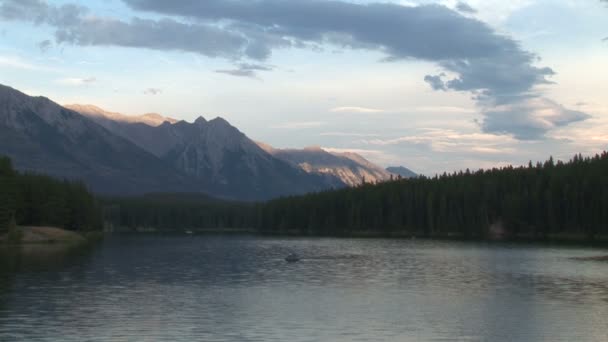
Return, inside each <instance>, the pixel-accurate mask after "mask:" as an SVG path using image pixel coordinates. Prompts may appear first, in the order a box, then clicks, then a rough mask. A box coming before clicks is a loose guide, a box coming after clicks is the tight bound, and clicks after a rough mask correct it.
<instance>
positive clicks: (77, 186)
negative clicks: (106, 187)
mask: <svg viewBox="0 0 608 342" xmlns="http://www.w3.org/2000/svg"><path fill="white" fill-rule="evenodd" d="M12 218H14V219H15V220H16V223H17V224H18V225H21V226H28V225H32V226H34V225H36V226H54V227H59V228H65V229H70V230H96V229H101V227H102V217H101V210H100V208H99V206H98V204H97V201H96V199H95V197H94V196H93V195H92V194H91V193H89V192H88V190H87V188H86V187H85V186H84V184H82V183H79V182H70V181H59V180H56V179H53V178H51V177H48V176H42V175H36V174H21V173H17V172H15V171H14V170H13V169H12V166H11V163H10V160H9V159H8V158H0V231H4V232H6V231H7V230H8V225H9V222H10V220H11V219H12Z"/></svg>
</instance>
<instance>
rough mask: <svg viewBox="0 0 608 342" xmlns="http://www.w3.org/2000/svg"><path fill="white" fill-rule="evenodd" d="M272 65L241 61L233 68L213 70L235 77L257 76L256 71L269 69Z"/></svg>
mask: <svg viewBox="0 0 608 342" xmlns="http://www.w3.org/2000/svg"><path fill="white" fill-rule="evenodd" d="M271 70H273V68H272V67H270V66H266V65H260V64H249V63H241V64H238V65H237V68H235V69H220V70H215V72H217V73H220V74H227V75H231V76H237V77H250V78H257V71H271Z"/></svg>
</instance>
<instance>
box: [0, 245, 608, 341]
mask: <svg viewBox="0 0 608 342" xmlns="http://www.w3.org/2000/svg"><path fill="white" fill-rule="evenodd" d="M292 251H295V252H297V253H298V254H299V255H300V256H301V257H302V260H301V261H300V262H297V263H286V262H285V261H284V257H285V256H286V255H287V254H289V253H290V252H292ZM41 253H44V254H41ZM603 253H604V254H606V252H605V251H604V252H603ZM598 254H602V251H601V250H593V249H580V248H547V247H532V246H512V245H496V244H476V243H462V242H431V241H408V240H364V239H308V238H307V239H299V238H292V239H282V238H265V237H264V238H263V237H248V236H225V237H223V236H117V237H113V238H110V239H107V240H106V241H104V242H103V243H102V244H101V245H99V246H97V247H96V248H94V249H88V250H86V251H82V250H80V251H63V252H58V251H55V252H51V251H48V253H47V252H42V251H38V252H33V251H30V253H23V251H22V252H21V253H17V255H20V256H19V257H15V255H16V254H15V251H3V252H0V260H1V262H2V264H1V266H0V267H1V268H2V271H0V274H1V275H2V279H3V280H2V281H3V283H2V285H0V286H1V287H0V291H1V292H0V340H1V341H4V340H10V341H15V340H17V341H18V340H24V341H58V340H61V341H86V340H95V341H158V340H162V341H194V340H195V341H429V340H432V341H440V340H444V341H454V340H456V341H607V340H608V263H604V262H585V261H581V260H574V259H572V257H588V256H594V255H598ZM34 255H37V256H34ZM15 260H17V261H15Z"/></svg>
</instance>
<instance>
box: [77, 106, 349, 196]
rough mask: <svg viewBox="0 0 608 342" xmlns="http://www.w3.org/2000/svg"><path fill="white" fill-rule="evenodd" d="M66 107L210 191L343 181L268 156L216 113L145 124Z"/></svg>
mask: <svg viewBox="0 0 608 342" xmlns="http://www.w3.org/2000/svg"><path fill="white" fill-rule="evenodd" d="M70 108H74V109H78V110H82V112H80V113H81V114H82V115H84V116H86V117H89V118H91V119H92V120H94V121H96V122H98V123H99V124H100V125H103V126H104V127H106V128H107V129H109V130H111V131H112V132H114V133H115V134H117V135H119V136H121V137H123V138H125V139H127V140H129V141H130V142H132V143H134V144H135V145H137V146H139V147H140V148H142V149H144V150H146V151H148V152H150V153H151V154H153V155H155V156H156V157H157V158H159V159H160V160H162V161H163V162H165V163H166V164H167V165H170V166H171V167H174V168H175V169H176V170H179V171H180V172H182V173H183V174H185V175H187V176H189V177H191V178H193V179H195V180H196V182H197V183H198V184H200V185H201V186H202V187H203V188H204V189H205V190H206V191H208V192H209V193H211V194H216V195H220V196H222V197H230V198H237V199H245V200H255V199H266V198H272V197H277V196H282V195H290V194H300V193H306V192H311V191H320V190H324V189H328V188H337V187H342V186H344V185H345V184H344V183H343V182H342V181H340V179H338V178H336V177H333V176H331V175H325V174H319V173H308V172H305V171H304V170H302V169H300V168H299V167H297V166H294V165H292V164H291V163H289V162H287V161H284V160H282V159H280V158H277V157H275V156H273V155H272V154H270V153H268V152H267V151H265V150H264V149H262V148H260V147H259V146H258V145H257V144H256V143H255V142H253V141H252V140H250V139H249V138H248V137H247V136H246V135H244V134H243V133H242V132H240V131H239V130H238V129H237V128H235V127H234V126H232V125H230V123H228V122H227V121H226V120H224V119H222V118H219V117H218V118H215V119H213V120H210V121H207V120H206V119H205V118H203V117H199V118H198V119H197V120H196V121H195V122H193V123H189V122H185V121H177V122H171V121H169V120H165V121H164V122H163V123H162V124H159V125H150V124H147V123H146V122H145V121H144V120H140V121H141V122H138V118H140V119H141V118H142V117H141V116H140V117H132V118H129V119H128V120H118V119H116V118H123V117H125V116H124V115H122V114H117V113H111V115H104V113H108V112H106V111H103V110H98V111H95V112H92V111H90V110H88V109H89V108H91V106H75V105H71V106H70ZM83 108H84V109H83ZM99 113H102V115H99Z"/></svg>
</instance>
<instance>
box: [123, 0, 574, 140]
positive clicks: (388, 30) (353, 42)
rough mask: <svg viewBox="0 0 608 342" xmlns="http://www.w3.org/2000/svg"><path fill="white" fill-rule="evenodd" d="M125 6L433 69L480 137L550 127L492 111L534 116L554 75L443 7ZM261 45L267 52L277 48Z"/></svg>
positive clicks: (434, 83)
mask: <svg viewBox="0 0 608 342" xmlns="http://www.w3.org/2000/svg"><path fill="white" fill-rule="evenodd" d="M124 1H125V2H126V3H127V4H129V5H130V6H131V7H132V8H134V9H136V10H143V11H151V12H155V13H161V14H165V15H175V16H180V17H183V18H190V19H194V20H198V21H200V22H219V21H223V20H228V21H232V22H238V23H240V24H241V25H249V26H250V27H253V28H255V29H256V30H258V31H260V32H264V33H265V34H266V35H269V36H271V35H272V34H274V35H276V36H280V37H288V38H289V39H290V40H291V42H292V46H300V45H305V44H326V43H331V44H334V45H338V46H341V47H344V48H351V49H368V50H376V51H381V52H384V53H385V54H386V55H387V57H386V60H388V61H393V62H394V61H400V60H407V59H411V58H416V59H422V60H427V61H432V62H436V63H438V64H439V65H440V66H441V67H442V68H443V69H444V70H446V71H449V72H450V74H453V75H455V76H454V77H453V78H451V79H448V78H447V76H446V75H445V74H439V75H427V76H426V77H425V81H426V82H427V83H429V85H430V86H431V87H432V88H433V89H435V90H455V91H464V92H470V93H472V94H473V96H474V98H475V99H476V100H477V101H478V104H479V106H480V108H481V109H482V115H483V122H484V123H486V124H482V129H483V130H484V131H486V132H501V133H505V134H512V135H514V136H518V137H527V138H530V137H534V138H542V137H543V136H544V135H545V134H546V133H547V132H548V131H550V130H551V129H552V128H554V127H556V125H536V124H535V122H536V121H535V118H534V117H531V118H530V120H519V119H518V121H519V122H520V124H519V125H513V124H511V122H509V121H508V120H502V118H503V117H504V116H505V115H507V114H505V113H506V112H501V111H497V110H494V108H495V107H497V106H502V105H510V106H511V107H512V108H513V109H514V110H516V109H520V110H521V111H520V112H517V113H515V114H513V115H514V116H517V117H520V116H533V115H534V112H533V111H530V110H524V109H526V108H529V107H530V104H529V102H530V101H534V100H535V99H539V101H536V104H535V106H536V105H538V104H539V103H544V104H547V103H548V102H547V101H549V100H546V99H543V98H542V96H541V94H540V93H539V92H538V90H537V89H536V87H537V86H539V85H542V84H548V83H550V82H549V80H548V77H550V76H552V75H554V74H555V72H554V71H553V70H552V69H550V68H546V67H536V66H535V65H534V64H535V62H536V61H537V60H538V58H537V57H536V56H535V55H534V54H532V53H530V52H527V51H525V50H523V49H522V48H521V46H520V44H519V43H518V42H517V41H515V40H513V39H511V38H510V37H507V36H505V35H502V34H499V33H497V32H496V31H494V30H493V29H492V28H490V27H489V26H488V25H486V24H485V23H483V22H481V21H479V20H476V19H474V18H469V17H466V16H463V15H461V14H459V13H458V12H456V11H454V10H450V9H449V8H447V7H445V6H439V5H426V6H417V7H410V6H401V5H396V4H381V3H373V4H369V5H361V4H354V3H349V2H344V1H319V0H310V1H282V0H258V1H220V0H208V1H204V2H203V1H195V0H176V1H172V2H167V1H162V0H124ZM457 9H458V10H459V11H461V12H467V13H472V12H473V11H474V9H473V8H471V7H470V6H468V5H467V4H466V3H464V2H460V3H458V5H457ZM265 42H266V45H267V46H268V47H269V48H270V49H272V48H273V47H276V45H275V44H273V43H272V42H269V41H265ZM546 109H547V110H551V108H546ZM564 110H565V109H564ZM580 119H581V120H582V119H584V118H582V117H581V118H580Z"/></svg>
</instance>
